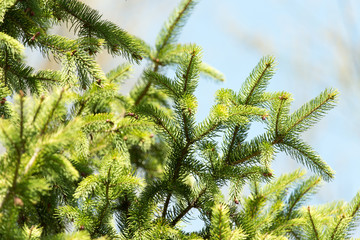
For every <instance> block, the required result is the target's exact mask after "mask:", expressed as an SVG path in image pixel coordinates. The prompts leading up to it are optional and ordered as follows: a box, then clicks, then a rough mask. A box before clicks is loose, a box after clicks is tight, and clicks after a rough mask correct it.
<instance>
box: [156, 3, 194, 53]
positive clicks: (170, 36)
mask: <svg viewBox="0 0 360 240" xmlns="http://www.w3.org/2000/svg"><path fill="white" fill-rule="evenodd" d="M195 4H196V1H194V0H184V1H182V2H181V3H180V9H176V10H175V11H174V13H173V14H172V16H171V17H170V19H169V22H167V23H166V24H165V26H164V27H163V28H162V29H161V32H160V34H159V36H158V39H157V41H156V50H157V52H161V50H162V49H164V47H165V46H166V45H168V44H171V43H173V42H174V41H176V38H177V35H178V32H179V31H180V29H181V28H182V27H183V26H184V24H185V21H186V18H187V17H188V16H189V15H190V12H191V10H192V8H193V7H194V6H195Z"/></svg>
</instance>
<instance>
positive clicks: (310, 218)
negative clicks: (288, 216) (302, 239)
mask: <svg viewBox="0 0 360 240" xmlns="http://www.w3.org/2000/svg"><path fill="white" fill-rule="evenodd" d="M307 212H308V217H309V220H310V223H311V227H312V230H313V233H314V235H315V237H316V239H317V240H320V238H319V233H318V230H317V229H316V226H315V223H314V220H313V218H312V216H311V212H310V206H308V207H307Z"/></svg>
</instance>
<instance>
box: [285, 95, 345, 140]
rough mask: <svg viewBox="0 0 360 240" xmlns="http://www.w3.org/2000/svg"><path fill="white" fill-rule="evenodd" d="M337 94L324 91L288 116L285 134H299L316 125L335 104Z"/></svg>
mask: <svg viewBox="0 0 360 240" xmlns="http://www.w3.org/2000/svg"><path fill="white" fill-rule="evenodd" d="M337 96H338V92H337V91H336V90H332V89H326V90H325V91H323V92H322V93H320V95H319V96H318V97H316V98H314V99H312V100H311V101H309V102H308V103H306V104H304V105H303V106H302V107H300V108H299V109H298V110H297V111H296V112H294V113H293V114H292V115H291V116H290V120H289V123H288V124H287V125H288V127H287V130H286V132H294V133H300V132H303V131H305V130H307V129H308V128H310V127H311V126H313V125H314V124H315V123H317V122H318V121H319V120H320V119H321V118H322V117H323V116H324V115H325V113H326V112H327V111H329V110H330V109H332V108H333V107H334V106H335V103H336V102H337Z"/></svg>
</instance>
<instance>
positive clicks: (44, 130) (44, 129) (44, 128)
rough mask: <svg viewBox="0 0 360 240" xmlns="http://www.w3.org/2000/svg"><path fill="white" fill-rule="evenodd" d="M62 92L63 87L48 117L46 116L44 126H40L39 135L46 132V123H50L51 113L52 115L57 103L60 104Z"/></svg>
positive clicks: (63, 90)
mask: <svg viewBox="0 0 360 240" xmlns="http://www.w3.org/2000/svg"><path fill="white" fill-rule="evenodd" d="M64 92H65V89H64V88H63V89H62V90H61V91H60V94H59V97H58V99H57V100H56V102H55V105H54V106H53V107H52V109H51V112H50V114H49V115H48V118H47V120H46V122H45V124H44V126H43V127H42V129H41V131H40V135H41V136H44V134H45V132H46V129H47V127H48V125H49V123H50V121H51V119H52V117H53V115H54V113H55V111H56V109H57V107H58V106H59V104H60V101H61V99H62V97H63V93H64Z"/></svg>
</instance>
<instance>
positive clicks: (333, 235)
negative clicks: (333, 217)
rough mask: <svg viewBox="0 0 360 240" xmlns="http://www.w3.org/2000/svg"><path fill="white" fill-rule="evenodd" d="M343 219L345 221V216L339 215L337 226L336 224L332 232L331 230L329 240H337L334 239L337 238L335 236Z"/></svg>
mask: <svg viewBox="0 0 360 240" xmlns="http://www.w3.org/2000/svg"><path fill="white" fill-rule="evenodd" d="M344 219H345V216H344V215H341V216H340V219H339V221H338V222H337V224H336V226H335V228H334V230H333V232H332V234H331V237H330V239H331V240H333V239H338V238H335V237H338V236H336V235H337V232H338V230H339V226H340V224H341V223H342V221H343V220H344Z"/></svg>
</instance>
